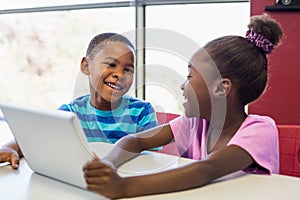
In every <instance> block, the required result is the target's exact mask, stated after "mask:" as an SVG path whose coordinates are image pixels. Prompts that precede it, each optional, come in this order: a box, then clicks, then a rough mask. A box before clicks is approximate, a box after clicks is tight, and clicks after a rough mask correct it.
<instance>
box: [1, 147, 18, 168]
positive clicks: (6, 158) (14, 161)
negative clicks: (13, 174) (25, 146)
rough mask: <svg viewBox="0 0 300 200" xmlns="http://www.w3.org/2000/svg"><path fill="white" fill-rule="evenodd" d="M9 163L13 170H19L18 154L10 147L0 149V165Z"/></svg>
mask: <svg viewBox="0 0 300 200" xmlns="http://www.w3.org/2000/svg"><path fill="white" fill-rule="evenodd" d="M2 162H9V163H10V164H11V167H12V168H13V169H16V170H17V169H18V168H19V163H20V158H19V155H18V152H17V151H15V150H14V149H12V148H10V147H1V148H0V163H2Z"/></svg>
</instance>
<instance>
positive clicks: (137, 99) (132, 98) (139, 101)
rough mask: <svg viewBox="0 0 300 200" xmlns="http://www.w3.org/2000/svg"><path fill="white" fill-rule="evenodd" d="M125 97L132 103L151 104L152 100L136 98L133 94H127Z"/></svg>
mask: <svg viewBox="0 0 300 200" xmlns="http://www.w3.org/2000/svg"><path fill="white" fill-rule="evenodd" d="M124 99H125V100H126V101H129V102H130V103H132V104H150V102H148V101H145V100H143V99H139V98H136V97H133V96H128V95H125V96H124Z"/></svg>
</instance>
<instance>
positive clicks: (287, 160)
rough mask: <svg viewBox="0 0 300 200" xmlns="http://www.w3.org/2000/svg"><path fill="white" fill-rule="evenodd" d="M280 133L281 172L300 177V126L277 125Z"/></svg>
mask: <svg viewBox="0 0 300 200" xmlns="http://www.w3.org/2000/svg"><path fill="white" fill-rule="evenodd" d="M277 129H278V134H279V159H280V160H279V161H280V162H279V164H280V168H279V170H280V171H279V173H280V174H283V175H289V176H296V177H300V126H299V125H277Z"/></svg>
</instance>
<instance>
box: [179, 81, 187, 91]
mask: <svg viewBox="0 0 300 200" xmlns="http://www.w3.org/2000/svg"><path fill="white" fill-rule="evenodd" d="M185 84H186V81H184V82H183V83H182V84H181V85H180V89H181V90H184V86H185Z"/></svg>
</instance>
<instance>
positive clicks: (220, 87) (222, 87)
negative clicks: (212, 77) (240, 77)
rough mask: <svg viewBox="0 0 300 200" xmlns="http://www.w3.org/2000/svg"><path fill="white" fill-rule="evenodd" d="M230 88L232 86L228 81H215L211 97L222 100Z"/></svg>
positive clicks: (226, 79)
mask: <svg viewBox="0 0 300 200" xmlns="http://www.w3.org/2000/svg"><path fill="white" fill-rule="evenodd" d="M231 87H232V84H231V81H230V79H228V78H222V79H221V80H218V81H216V83H215V86H214V91H213V95H214V96H215V97H216V98H224V97H226V96H227V95H228V94H229V92H230V90H231Z"/></svg>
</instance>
